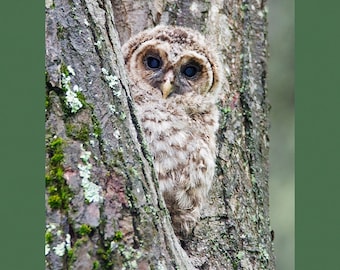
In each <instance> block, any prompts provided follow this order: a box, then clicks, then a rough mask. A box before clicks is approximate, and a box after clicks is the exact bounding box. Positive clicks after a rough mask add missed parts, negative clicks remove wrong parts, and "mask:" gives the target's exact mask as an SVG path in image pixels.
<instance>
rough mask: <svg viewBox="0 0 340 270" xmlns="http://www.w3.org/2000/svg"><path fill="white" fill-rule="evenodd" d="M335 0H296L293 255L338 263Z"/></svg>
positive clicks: (310, 264)
mask: <svg viewBox="0 0 340 270" xmlns="http://www.w3.org/2000/svg"><path fill="white" fill-rule="evenodd" d="M339 6H340V3H339V2H337V1H332V3H331V1H326V2H320V1H316V0H312V1H305V2H303V1H297V2H296V6H295V7H296V9H295V10H296V16H295V18H296V32H295V37H296V39H295V40H296V54H295V59H296V165H297V166H296V213H295V217H296V230H295V237H296V238H295V239H296V250H295V252H296V260H295V263H296V264H295V267H296V269H298V270H300V269H301V270H303V269H308V270H314V269H315V270H320V269H340V268H339V262H338V258H339V251H340V249H339V242H340V241H339V240H340V233H339V229H340V215H339V198H340V195H339V192H340V181H339V180H340V173H339V171H338V170H339V167H340V165H339V163H340V156H339V151H340V147H339V145H340V144H339V141H340V120H339V118H340V112H339V110H340V105H339V103H340V94H339V93H340V74H339V73H340V67H339V66H340V65H339V63H340V54H339V50H340V41H339V40H340V36H339V25H340V22H339Z"/></svg>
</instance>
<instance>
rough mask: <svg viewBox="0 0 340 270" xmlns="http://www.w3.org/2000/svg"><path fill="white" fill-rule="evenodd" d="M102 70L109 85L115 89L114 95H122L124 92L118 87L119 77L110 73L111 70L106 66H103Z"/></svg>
mask: <svg viewBox="0 0 340 270" xmlns="http://www.w3.org/2000/svg"><path fill="white" fill-rule="evenodd" d="M102 72H103V74H104V77H105V80H106V81H107V82H108V83H109V87H110V88H111V89H112V90H113V91H112V93H113V95H114V96H116V97H120V96H121V94H122V92H121V91H120V90H119V89H117V85H118V77H117V76H114V75H111V74H109V72H108V71H107V70H106V69H105V68H102Z"/></svg>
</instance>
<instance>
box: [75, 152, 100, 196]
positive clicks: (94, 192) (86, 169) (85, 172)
mask: <svg viewBox="0 0 340 270" xmlns="http://www.w3.org/2000/svg"><path fill="white" fill-rule="evenodd" d="M90 157H91V152H89V151H85V149H84V148H83V145H81V154H80V158H81V159H82V161H83V162H84V164H78V169H79V175H80V177H81V178H82V181H81V186H82V187H83V190H84V196H85V199H86V200H87V201H88V202H90V203H91V202H102V201H103V197H102V195H101V192H102V189H101V187H100V186H98V185H96V184H95V183H92V182H91V181H90V177H91V169H92V164H91V163H88V161H89V159H90Z"/></svg>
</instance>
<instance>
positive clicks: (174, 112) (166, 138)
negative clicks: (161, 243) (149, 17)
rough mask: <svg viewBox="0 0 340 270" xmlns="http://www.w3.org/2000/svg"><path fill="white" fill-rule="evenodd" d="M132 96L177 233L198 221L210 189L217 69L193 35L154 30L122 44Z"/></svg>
mask: <svg viewBox="0 0 340 270" xmlns="http://www.w3.org/2000/svg"><path fill="white" fill-rule="evenodd" d="M123 53H124V58H125V63H126V68H127V71H128V74H129V77H130V82H131V91H132V97H133V99H134V101H135V104H136V107H137V113H138V118H139V120H140V122H141V124H142V126H143V130H144V133H145V138H146V140H147V142H148V144H149V148H150V151H151V153H152V155H153V157H154V165H155V170H156V173H157V174H158V179H159V185H160V189H161V191H162V194H163V197H164V200H165V202H166V205H167V208H168V209H169V212H170V214H171V218H172V223H173V227H174V230H175V232H176V234H177V235H181V236H183V235H184V236H185V235H187V234H188V233H190V230H191V229H192V228H193V226H194V225H195V224H196V222H197V221H198V220H199V218H200V210H201V208H202V206H203V204H204V202H205V201H206V198H207V196H208V191H209V189H210V187H211V184H212V181H213V177H214V170H215V157H216V138H215V133H216V131H217V128H218V115H219V114H218V109H217V106H216V101H217V95H218V92H219V89H220V87H221V80H222V79H223V76H222V68H221V64H220V62H219V60H218V57H217V54H216V53H215V52H214V50H213V49H212V48H210V47H209V46H207V42H206V41H205V39H204V38H203V36H202V35H201V34H199V33H198V32H196V31H193V30H190V29H187V28H181V27H170V26H158V27H155V28H153V29H149V30H146V31H143V32H141V33H139V34H138V35H137V36H135V37H132V38H131V39H130V40H129V41H128V42H127V43H126V44H124V46H123Z"/></svg>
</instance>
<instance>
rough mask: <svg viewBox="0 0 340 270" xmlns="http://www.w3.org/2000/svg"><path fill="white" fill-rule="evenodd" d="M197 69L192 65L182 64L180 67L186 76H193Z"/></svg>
mask: <svg viewBox="0 0 340 270" xmlns="http://www.w3.org/2000/svg"><path fill="white" fill-rule="evenodd" d="M198 71H199V68H198V67H196V66H193V65H190V66H184V67H183V68H182V73H183V74H184V75H185V76H187V77H188V78H192V77H194V76H195V75H196V74H197V73H198Z"/></svg>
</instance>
